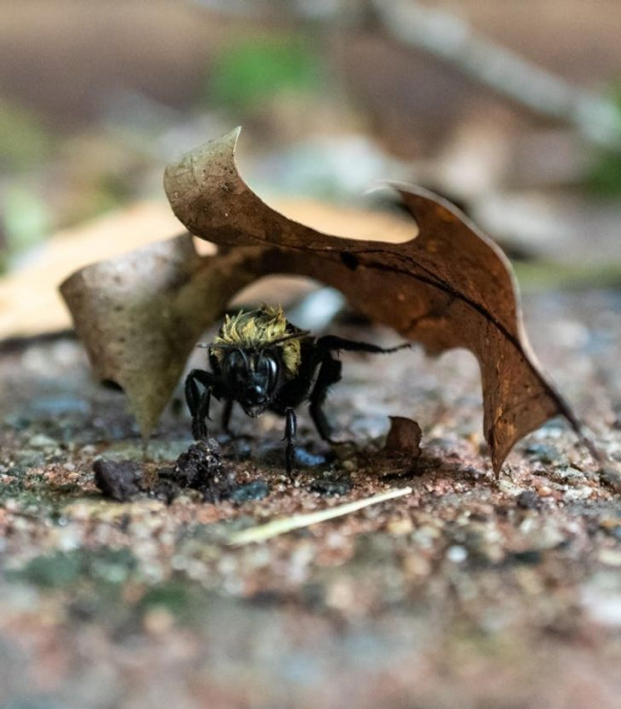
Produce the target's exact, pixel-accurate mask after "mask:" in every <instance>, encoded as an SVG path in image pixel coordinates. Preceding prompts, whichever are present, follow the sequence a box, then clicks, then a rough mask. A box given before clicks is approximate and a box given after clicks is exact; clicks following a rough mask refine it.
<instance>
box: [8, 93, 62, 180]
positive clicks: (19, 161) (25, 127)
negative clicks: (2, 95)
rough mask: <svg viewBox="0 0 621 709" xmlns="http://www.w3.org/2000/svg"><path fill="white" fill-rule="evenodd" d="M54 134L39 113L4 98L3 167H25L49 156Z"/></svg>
mask: <svg viewBox="0 0 621 709" xmlns="http://www.w3.org/2000/svg"><path fill="white" fill-rule="evenodd" d="M52 144H53V141H52V138H51V135H50V133H49V132H48V130H47V129H46V127H45V126H44V124H43V123H42V122H41V121H40V120H39V119H38V118H37V117H36V115H35V114H34V113H33V112H32V111H29V110H27V109H25V108H23V107H21V106H19V105H17V104H15V103H12V102H9V101H6V100H0V167H2V168H4V169H7V170H24V169H27V168H29V167H32V166H33V165H38V164H40V163H41V162H43V161H44V160H46V159H47V158H48V157H49V156H50V154H51V151H52Z"/></svg>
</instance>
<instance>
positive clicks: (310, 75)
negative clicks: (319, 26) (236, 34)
mask: <svg viewBox="0 0 621 709" xmlns="http://www.w3.org/2000/svg"><path fill="white" fill-rule="evenodd" d="M324 77H325V70H324V66H323V63H322V61H321V59H320V57H319V55H318V53H317V52H316V51H314V50H313V49H312V48H311V47H310V46H309V44H308V43H307V42H306V41H304V40H301V39H300V38H299V37H290V36H279V37H267V38H251V39H245V40H243V41H239V42H236V43H233V44H231V45H229V46H227V47H226V48H224V49H223V50H222V51H221V52H220V53H219V54H218V55H217V56H216V58H215V60H214V62H213V65H212V70H211V80H210V82H209V91H208V98H209V100H210V101H211V102H213V103H214V104H216V105H217V106H221V107H223V108H228V109H232V110H241V111H248V110H252V109H254V108H256V107H257V106H260V105H261V104H264V103H266V102H268V101H270V100H272V99H273V98H275V97H277V96H279V95H281V94H283V93H309V92H313V91H316V90H318V89H319V87H320V85H321V84H322V79H323V78H324Z"/></svg>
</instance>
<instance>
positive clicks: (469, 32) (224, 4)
mask: <svg viewBox="0 0 621 709" xmlns="http://www.w3.org/2000/svg"><path fill="white" fill-rule="evenodd" d="M192 2H194V3H195V4H196V5H198V6H200V7H203V8H205V9H207V10H211V11H214V12H220V13H226V14H233V15H236V16H239V17H246V18H248V19H254V20H258V19H265V20H269V21H277V20H281V21H304V22H308V21H310V20H314V21H319V22H324V23H326V24H328V23H329V24H330V28H331V29H332V28H334V26H335V24H334V23H335V22H338V23H341V25H342V26H343V27H345V28H354V27H364V29H365V30H367V31H368V30H369V29H373V30H379V31H383V32H386V33H387V34H388V35H389V36H390V37H391V38H392V39H393V40H396V41H397V42H399V43H401V44H403V45H405V46H408V47H411V48H414V49H417V50H422V51H424V52H427V53H429V54H431V55H433V56H434V57H436V58H438V59H440V60H442V61H444V62H446V63H448V64H450V65H451V66H453V67H455V68H456V69H458V70H459V71H460V72H462V73H463V74H465V75H467V76H469V77H470V78H472V79H474V80H475V81H477V82H479V83H481V84H483V85H485V86H488V87H490V88H492V89H493V90H494V91H496V92H498V93H499V94H501V95H503V96H505V97H508V98H510V99H511V100H513V101H516V102H518V103H519V104H521V105H522V106H524V107H526V108H528V109H529V110H531V111H533V112H535V113H537V114H539V115H540V116H542V117H545V118H548V119H551V120H555V121H560V122H563V123H567V124H569V125H571V126H572V127H573V128H574V129H575V130H576V131H577V132H578V133H579V134H580V135H581V136H582V137H583V138H584V139H585V140H587V141H588V142H590V143H592V144H594V145H597V146H599V147H601V148H605V149H606V150H610V151H612V152H614V153H619V154H621V117H620V114H619V109H618V106H617V105H616V104H615V102H614V101H613V100H612V99H609V98H607V97H605V96H601V95H599V94H598V93H595V92H593V91H589V90H587V89H584V88H581V87H579V86H575V85H574V84H572V83H571V82H569V81H566V80H565V79H564V78H562V77H561V76H558V75H557V74H554V73H553V72H551V71H547V70H546V69H543V68H542V67H540V66H538V65H537V64H535V63H534V62H532V61H529V60H527V59H525V58H524V57H522V56H520V55H519V54H517V53H516V52H513V51H511V50H509V49H507V48H506V47H503V46H502V45H500V44H499V43H497V42H493V41H491V40H489V39H487V38H485V37H483V36H482V35H481V34H479V33H477V32H476V31H475V30H474V29H473V28H472V27H471V26H470V24H469V23H468V21H467V20H465V19H464V18H462V17H459V16H457V15H456V14H455V13H453V12H450V11H447V10H444V9H441V8H431V7H426V6H424V5H422V4H421V3H418V2H415V1H414V0H407V2H405V1H403V0H362V1H361V2H352V1H351V0H323V1H322V2H320V3H316V2H313V0H296V1H295V2H283V0H263V2H259V3H252V5H251V4H250V3H249V2H245V1H244V0H234V1H231V0H192Z"/></svg>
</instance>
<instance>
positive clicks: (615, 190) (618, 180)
mask: <svg viewBox="0 0 621 709" xmlns="http://www.w3.org/2000/svg"><path fill="white" fill-rule="evenodd" d="M610 97H611V99H612V101H613V103H614V104H615V106H616V107H617V118H618V127H619V136H620V137H621V81H620V82H617V83H616V84H615V85H613V87H612V89H611V91H610ZM589 186H590V187H591V189H592V190H593V191H594V192H596V193H597V194H600V195H603V196H605V197H621V154H619V153H613V152H603V153H601V154H600V155H599V156H598V157H597V158H596V160H595V162H594V164H593V167H592V169H591V174H590V175H589Z"/></svg>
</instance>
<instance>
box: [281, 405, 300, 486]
mask: <svg viewBox="0 0 621 709" xmlns="http://www.w3.org/2000/svg"><path fill="white" fill-rule="evenodd" d="M297 430H298V419H297V416H296V415H295V411H294V410H293V409H291V408H289V409H287V410H286V411H285V436H284V438H283V440H285V441H287V448H286V450H285V470H286V471H287V475H289V477H291V474H292V472H293V464H294V462H295V445H294V444H293V439H294V438H295V434H296V433H297Z"/></svg>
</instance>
